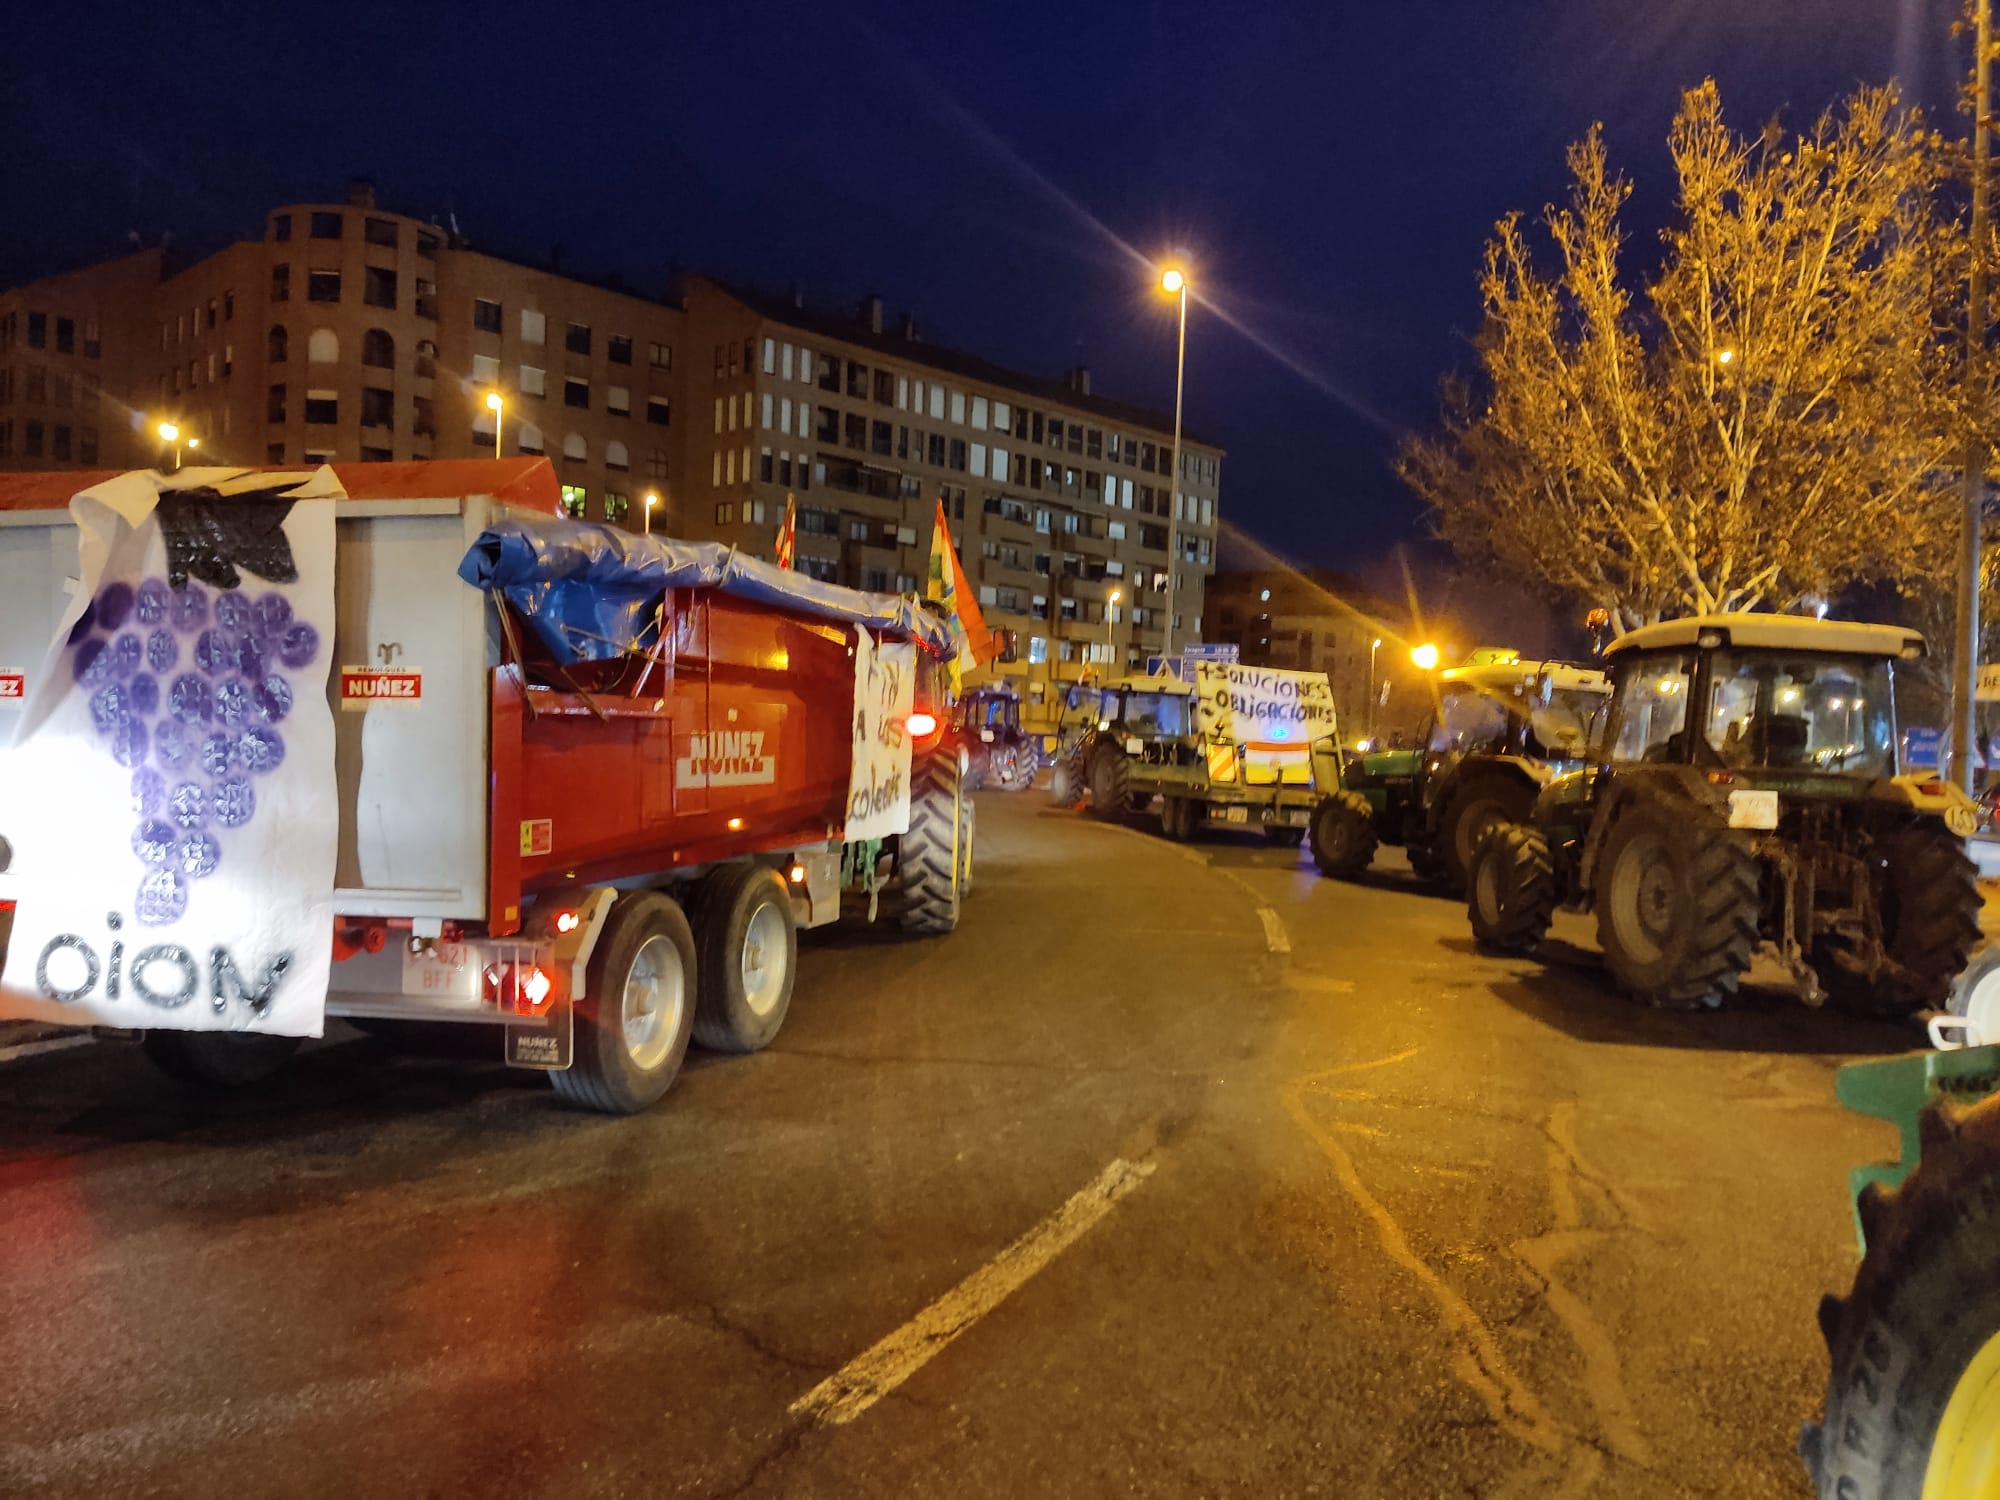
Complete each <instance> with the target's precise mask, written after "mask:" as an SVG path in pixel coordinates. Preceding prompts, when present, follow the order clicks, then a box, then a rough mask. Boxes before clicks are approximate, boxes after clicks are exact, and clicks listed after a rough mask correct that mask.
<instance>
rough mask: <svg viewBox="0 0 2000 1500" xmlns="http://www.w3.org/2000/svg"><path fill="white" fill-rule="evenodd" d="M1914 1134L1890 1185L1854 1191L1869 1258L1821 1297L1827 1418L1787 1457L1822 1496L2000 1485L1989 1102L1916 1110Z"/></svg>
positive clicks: (1968, 1492) (1995, 1205) (1987, 1491)
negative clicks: (1849, 1282)
mask: <svg viewBox="0 0 2000 1500" xmlns="http://www.w3.org/2000/svg"><path fill="white" fill-rule="evenodd" d="M1954 1119H1956V1122H1957V1123H1956V1127H1955V1128H1954V1124H1953V1121H1954ZM1923 1137H1924V1148H1923V1158H1922V1161H1921V1163H1920V1164H1919V1165H1918V1167H1917V1169H1916V1171H1914V1172H1913V1173H1911V1174H1910V1176H1909V1178H1908V1179H1907V1180H1906V1181H1905V1182H1904V1183H1903V1185H1902V1187H1900V1188H1898V1189H1896V1190H1895V1191H1893V1192H1884V1191H1882V1190H1881V1189H1879V1188H1875V1187H1870V1188H1868V1189H1866V1190H1864V1192H1863V1194H1862V1198H1861V1219H1862V1223H1863V1225H1864V1227H1865V1228H1866V1231H1867V1235H1868V1253H1867V1256H1866V1257H1865V1258H1864V1259H1863V1260H1862V1262H1861V1269H1860V1271H1859V1272H1858V1273H1856V1275H1855V1278H1854V1289H1853V1291H1852V1293H1851V1294H1850V1295H1849V1296H1848V1297H1846V1298H1845V1299H1844V1300H1843V1299H1841V1298H1837V1297H1828V1298H1827V1299H1826V1300H1825V1301H1824V1302H1822V1303H1821V1304H1820V1316H1819V1323H1820V1331H1821V1332H1822V1333H1824V1334H1825V1335H1826V1342H1827V1349H1828V1353H1829V1354H1830V1355H1831V1371H1830V1376H1829V1379H1828V1382H1827V1391H1826V1415H1825V1417H1824V1418H1823V1420H1822V1421H1821V1422H1820V1423H1819V1424H1818V1425H1816V1426H1809V1427H1807V1428H1806V1429H1805V1431H1804V1433H1803V1434H1801V1436H1800V1440H1799V1452H1800V1454H1801V1456H1803V1457H1804V1459H1805V1461H1806V1467H1807V1469H1808V1470H1809V1471H1810V1473H1811V1475H1812V1482H1813V1485H1814V1487H1815V1489H1816V1491H1817V1493H1818V1494H1819V1495H1821V1496H1822V1497H1824V1500H1836V1497H1837V1500H1894V1497H1901V1496H1912V1495H1924V1496H1932V1495H1942V1496H1965V1497H1968V1500H1970V1497H1975V1496H1991V1495H1992V1494H1994V1489H1993V1488H1992V1486H1993V1485H1994V1484H1995V1483H1996V1481H2000V1276H1996V1275H1995V1274H1994V1263H1993V1247H1994V1246H1995V1245H2000V1106H1996V1105H1994V1104H1991V1103H1989V1104H1987V1105H1984V1106H1981V1107H1979V1108H1977V1109H1975V1110H1974V1111H1972V1112H1971V1113H1970V1114H1966V1115H1960V1116H1956V1117H1954V1116H1951V1115H1948V1114H1944V1113H1940V1112H1938V1111H1936V1110H1933V1111H1931V1112H1928V1113H1927V1114H1926V1117H1925V1120H1924V1130H1923Z"/></svg>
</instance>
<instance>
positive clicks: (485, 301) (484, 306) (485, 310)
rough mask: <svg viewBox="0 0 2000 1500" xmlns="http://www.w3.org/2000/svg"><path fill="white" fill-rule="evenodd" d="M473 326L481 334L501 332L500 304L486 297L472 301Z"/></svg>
mask: <svg viewBox="0 0 2000 1500" xmlns="http://www.w3.org/2000/svg"><path fill="white" fill-rule="evenodd" d="M472 326H473V327H474V328H476V329H478V330H479V331H480V332H481V333H498V332H499V331H500V304H499V303H497V302H494V301H492V300H491V299H490V298H486V297H474V298H473V299H472Z"/></svg>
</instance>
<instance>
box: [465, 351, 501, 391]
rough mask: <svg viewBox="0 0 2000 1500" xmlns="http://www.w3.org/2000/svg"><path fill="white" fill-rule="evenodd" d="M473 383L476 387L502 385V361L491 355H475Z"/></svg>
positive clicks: (473, 358)
mask: <svg viewBox="0 0 2000 1500" xmlns="http://www.w3.org/2000/svg"><path fill="white" fill-rule="evenodd" d="M472 383H473V384H474V385H498V384H499V383H500V361H499V360H498V359H496V358H494V357H493V356H492V355H490V354H475V355H473V356H472Z"/></svg>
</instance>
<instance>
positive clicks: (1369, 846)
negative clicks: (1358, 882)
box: [1309, 792, 1376, 880]
mask: <svg viewBox="0 0 2000 1500" xmlns="http://www.w3.org/2000/svg"><path fill="white" fill-rule="evenodd" d="M1309 834H1310V838H1311V842H1312V857H1313V863H1314V864H1316V865H1318V866H1319V872H1320V874H1322V875H1325V876H1328V877H1330V878H1331V879H1334V880H1352V879H1353V878H1354V877H1355V876H1357V875H1359V874H1360V873H1361V872H1362V871H1363V870H1365V869H1367V868H1368V866H1369V865H1371V864H1373V863H1374V861H1375V843H1376V839H1375V809H1374V808H1372V807H1370V806H1369V805H1368V799H1367V798H1366V797H1364V796H1362V795H1361V794H1360V793H1359V792H1334V793H1332V794H1330V795H1328V796H1326V797H1323V798H1321V799H1320V804H1319V806H1318V807H1316V808H1314V809H1313V818H1312V827H1311V829H1310V830H1309Z"/></svg>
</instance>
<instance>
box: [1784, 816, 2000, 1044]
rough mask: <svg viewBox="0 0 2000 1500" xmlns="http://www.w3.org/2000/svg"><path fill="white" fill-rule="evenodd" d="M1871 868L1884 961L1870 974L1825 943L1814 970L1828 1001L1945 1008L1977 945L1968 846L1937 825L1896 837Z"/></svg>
mask: <svg viewBox="0 0 2000 1500" xmlns="http://www.w3.org/2000/svg"><path fill="white" fill-rule="evenodd" d="M1869 864H1870V869H1869V887H1870V889H1871V890H1872V892H1873V894H1874V898H1875V901H1876V904H1877V908H1878V910H1879V911H1880V913H1881V921H1882V950H1883V958H1884V960H1885V962H1884V963H1883V964H1882V966H1881V967H1880V968H1879V969H1878V970H1877V971H1876V972H1875V973H1873V974H1869V973H1867V972H1866V971H1865V969H1864V968H1863V966H1862V965H1861V964H1860V963H1859V962H1857V961H1856V959H1855V956H1854V955H1853V954H1852V952H1851V951H1849V950H1848V949H1847V948H1846V947H1845V946H1844V945H1842V944H1840V943H1838V942H1836V941H1831V940H1829V941H1826V942H1823V943H1822V944H1821V945H1820V946H1819V947H1818V948H1817V949H1816V950H1815V951H1814V953H1813V966H1814V968H1815V970H1816V971H1817V972H1818V974H1819V979H1820V984H1821V986H1822V987H1823V988H1824V989H1825V990H1826V995H1827V999H1828V1001H1829V1002H1830V1003H1832V1004H1834V1005H1837V1006H1839V1007H1840V1008H1841V1009H1842V1010H1849V1011H1857V1012H1861V1013H1864V1014H1875V1015H1909V1014H1911V1013H1913V1012H1915V1011H1921V1010H1937V1009H1941V1008H1942V1007H1944V1005H1945V1004H1946V1002H1947V1000H1949V998H1950V996H1951V993H1952V984H1953V981H1954V980H1956V979H1957V978H1958V976H1959V974H1960V973H1961V972H1963V970H1964V968H1965V964H1966V960H1967V959H1968V958H1969V957H1970V956H1971V954H1972V950H1973V948H1974V947H1976V946H1977V945H1978V942H1979V905H1980V902H1979V884H1978V874H1979V872H1978V869H1977V867H1976V866H1974V864H1973V863H1972V860H1971V859H1970V858H1969V857H1968V856H1967V855H1966V852H1965V846H1964V845H1963V844H1962V843H1961V842H1960V841H1959V840H1958V839H1957V838H1955V837H1954V836H1953V835H1952V834H1950V833H1948V832H1946V831H1945V829H1943V828H1942V827H1939V826H1937V825H1934V824H1918V825H1916V826H1914V827H1910V828H1904V829H1901V830H1899V831H1897V832H1896V833H1894V834H1891V835H1890V836H1889V837H1888V838H1886V839H1884V840H1882V841H1881V842H1880V843H1879V844H1878V845H1877V846H1876V849H1875V851H1874V856H1873V858H1872V859H1871V860H1870V862H1869Z"/></svg>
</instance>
